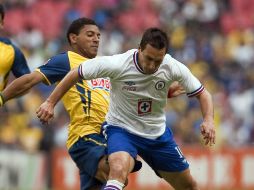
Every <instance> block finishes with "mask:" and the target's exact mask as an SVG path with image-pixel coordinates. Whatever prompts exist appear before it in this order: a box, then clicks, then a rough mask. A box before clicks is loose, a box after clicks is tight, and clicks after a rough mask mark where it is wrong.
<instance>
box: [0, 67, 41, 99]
mask: <svg viewBox="0 0 254 190" xmlns="http://www.w3.org/2000/svg"><path fill="white" fill-rule="evenodd" d="M43 80H44V77H43V75H42V74H40V73H39V72H36V71H34V72H32V73H30V74H25V75H23V76H21V77H19V78H17V79H15V80H14V81H12V82H11V83H10V84H9V85H8V86H7V87H6V88H5V89H4V91H3V92H2V93H1V94H2V98H3V100H4V102H7V101H8V100H10V99H13V98H16V97H19V96H21V95H23V94H25V93H27V92H28V91H29V90H30V89H31V88H32V87H33V86H35V85H36V84H38V83H40V82H42V81H43Z"/></svg>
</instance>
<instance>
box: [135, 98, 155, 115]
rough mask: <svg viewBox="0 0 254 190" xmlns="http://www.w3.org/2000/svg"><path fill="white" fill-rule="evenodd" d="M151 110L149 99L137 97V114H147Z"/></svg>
mask: <svg viewBox="0 0 254 190" xmlns="http://www.w3.org/2000/svg"><path fill="white" fill-rule="evenodd" d="M151 111H152V100H151V99H139V100H138V115H145V114H149V113H151Z"/></svg>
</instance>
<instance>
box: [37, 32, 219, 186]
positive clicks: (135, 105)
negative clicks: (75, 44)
mask: <svg viewBox="0 0 254 190" xmlns="http://www.w3.org/2000/svg"><path fill="white" fill-rule="evenodd" d="M167 51H168V38H167V35H166V33H164V32H163V31H161V30H160V29H158V28H150V29H148V30H146V32H145V33H144V34H143V37H142V40H141V43H140V47H139V49H132V50H129V51H127V52H125V53H123V54H118V55H113V56H104V57H98V58H95V59H91V60H88V61H86V62H84V63H82V64H81V65H80V66H79V68H78V69H74V70H72V71H71V72H70V73H69V74H68V75H67V76H66V77H65V78H64V79H63V80H62V81H61V83H59V85H58V86H57V87H56V89H55V90H54V91H53V93H52V94H51V95H50V97H49V98H48V99H47V100H46V102H44V103H43V104H42V105H41V106H40V108H39V109H38V110H37V116H38V118H40V120H41V121H42V122H48V121H49V120H50V119H52V117H53V111H54V106H55V105H56V103H57V102H58V101H59V100H60V98H61V97H62V96H63V95H64V93H65V92H66V91H67V90H68V89H69V88H70V87H71V86H72V85H73V84H75V83H76V82H77V81H78V80H79V79H80V78H83V79H86V80H87V79H93V78H100V77H109V78H110V81H111V88H110V91H111V93H110V106H109V112H108V113H107V117H106V122H107V123H106V125H104V129H105V131H104V133H105V135H106V136H107V143H108V155H109V157H108V161H109V166H110V174H109V177H108V181H107V184H106V186H105V188H104V189H107V190H119V189H120V190H121V189H122V188H123V187H124V182H125V180H126V179H127V176H128V174H129V172H130V171H131V170H132V168H133V166H134V160H135V159H136V157H137V155H139V156H141V157H142V158H143V159H144V160H145V161H146V162H147V163H148V164H149V165H150V166H151V168H152V169H153V170H154V171H155V172H156V174H157V175H158V176H160V177H162V178H164V179H165V180H166V181H167V182H168V183H169V184H171V186H173V187H174V188H175V189H177V190H182V189H186V190H187V189H188V190H197V189H198V187H197V183H196V181H195V180H194V179H193V177H192V176H191V174H190V170H189V164H188V162H187V161H186V159H185V157H184V156H183V154H182V153H181V151H180V149H179V147H178V145H177V144H176V142H175V140H174V138H173V134H172V132H171V130H170V129H169V128H167V127H166V125H165V114H164V107H165V105H166V101H167V94H168V90H169V87H170V85H171V84H172V83H173V82H174V81H178V82H179V83H180V84H181V85H182V86H183V88H184V89H185V91H186V93H187V96H188V97H194V96H195V97H196V98H197V99H198V101H199V102H200V106H201V111H202V115H203V122H202V124H201V126H200V128H201V134H202V135H203V138H204V140H205V144H206V145H212V144H214V143H215V129H214V119H213V103H212V98H211V95H210V93H209V92H208V91H207V90H206V89H205V88H204V87H203V85H202V84H201V83H200V82H199V80H198V79H197V78H196V77H195V76H193V74H192V73H191V72H190V70H189V69H188V68H187V67H186V66H185V65H183V64H182V63H180V62H178V61H177V60H175V59H174V58H172V57H171V56H170V55H169V54H167Z"/></svg>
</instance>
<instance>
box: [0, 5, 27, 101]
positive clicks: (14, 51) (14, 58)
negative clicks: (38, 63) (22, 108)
mask: <svg viewBox="0 0 254 190" xmlns="http://www.w3.org/2000/svg"><path fill="white" fill-rule="evenodd" d="M4 16H5V11H4V7H3V5H2V4H0V29H2V28H3V24H4ZM10 71H11V72H12V73H13V74H14V76H15V77H17V78H18V77H20V76H22V75H24V74H27V73H30V70H29V68H28V66H27V63H26V59H25V57H24V55H23V53H22V52H21V51H20V49H19V48H17V47H16V46H15V45H13V44H12V42H11V41H10V40H9V39H8V38H4V37H0V91H2V90H3V89H4V88H5V86H6V84H7V82H8V76H9V73H10ZM3 101H4V100H3V98H2V95H1V94H0V106H1V105H3V103H4V102H3Z"/></svg>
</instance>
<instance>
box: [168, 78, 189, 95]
mask: <svg viewBox="0 0 254 190" xmlns="http://www.w3.org/2000/svg"><path fill="white" fill-rule="evenodd" d="M185 93H186V92H185V90H184V88H183V87H182V86H181V85H180V84H179V83H178V82H176V81H175V82H173V83H172V84H171V86H170V87H169V91H168V98H173V97H176V96H179V95H181V94H185Z"/></svg>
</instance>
